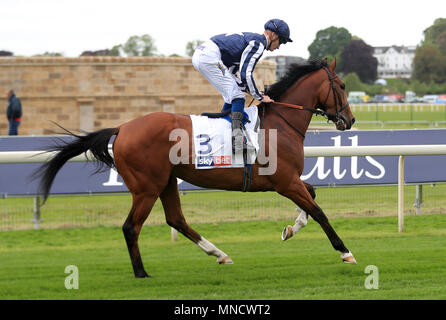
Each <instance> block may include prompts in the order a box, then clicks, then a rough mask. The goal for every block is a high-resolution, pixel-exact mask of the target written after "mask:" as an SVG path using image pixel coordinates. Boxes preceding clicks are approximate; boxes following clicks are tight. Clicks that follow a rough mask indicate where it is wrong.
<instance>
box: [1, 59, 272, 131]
mask: <svg viewBox="0 0 446 320" xmlns="http://www.w3.org/2000/svg"><path fill="white" fill-rule="evenodd" d="M275 67H276V65H275V63H273V62H269V61H262V62H260V63H259V64H258V66H257V67H256V70H255V75H254V76H255V79H256V83H257V85H258V87H259V88H263V86H264V85H265V84H271V83H273V82H274V81H275ZM8 89H14V91H15V92H16V95H17V97H19V98H20V99H21V101H22V108H23V118H22V124H21V125H20V127H19V134H20V135H31V134H34V135H41V134H51V133H53V131H58V132H59V131H60V130H59V129H58V128H57V127H56V126H55V125H54V124H52V123H51V121H54V122H57V123H58V124H60V125H62V126H63V127H66V128H68V129H72V130H77V129H83V130H87V131H92V130H98V129H101V128H106V127H114V126H117V125H119V124H121V123H123V122H126V121H129V120H131V119H134V118H136V117H138V116H141V115H144V114H147V113H150V112H156V111H167V112H176V113H184V114H200V113H201V112H216V111H219V110H220V109H221V106H222V105H223V99H222V98H221V96H220V94H219V93H218V92H217V91H216V90H215V89H214V88H213V87H212V86H211V85H210V84H209V83H208V82H207V81H206V80H205V79H204V78H203V76H201V75H200V74H199V73H198V72H197V71H196V70H195V69H194V68H193V66H192V62H191V59H190V58H157V57H129V58H123V57H79V58H64V57H32V58H21V57H2V58H0V93H1V94H2V95H1V96H0V104H2V105H3V106H1V109H2V112H3V115H2V116H0V135H7V134H8V123H7V120H6V106H7V99H6V91H7V90H8ZM250 101H251V98H249V97H248V98H247V103H249V102H250Z"/></svg>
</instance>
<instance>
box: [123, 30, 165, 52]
mask: <svg viewBox="0 0 446 320" xmlns="http://www.w3.org/2000/svg"><path fill="white" fill-rule="evenodd" d="M122 50H123V51H124V52H125V53H126V54H127V55H128V56H130V57H138V56H154V55H155V53H156V51H157V49H156V46H155V41H154V40H153V39H152V37H151V36H150V35H148V34H144V35H142V36H131V37H130V38H129V39H128V40H127V42H126V43H125V44H124V45H123V46H122Z"/></svg>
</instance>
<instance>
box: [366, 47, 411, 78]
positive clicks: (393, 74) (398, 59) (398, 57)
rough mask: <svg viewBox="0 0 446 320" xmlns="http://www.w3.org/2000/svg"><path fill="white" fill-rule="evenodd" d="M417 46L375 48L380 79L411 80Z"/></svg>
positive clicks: (374, 54)
mask: <svg viewBox="0 0 446 320" xmlns="http://www.w3.org/2000/svg"><path fill="white" fill-rule="evenodd" d="M415 50H416V46H407V47H405V46H391V47H374V53H373V56H374V57H375V58H376V59H377V60H378V70H377V71H378V78H381V79H383V78H410V76H411V74H412V69H413V59H414V57H415Z"/></svg>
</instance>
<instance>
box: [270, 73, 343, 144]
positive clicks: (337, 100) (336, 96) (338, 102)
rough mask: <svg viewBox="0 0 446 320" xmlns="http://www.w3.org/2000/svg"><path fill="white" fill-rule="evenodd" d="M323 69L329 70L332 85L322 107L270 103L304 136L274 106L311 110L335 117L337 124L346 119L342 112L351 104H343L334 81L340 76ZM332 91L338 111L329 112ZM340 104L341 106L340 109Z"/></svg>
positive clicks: (272, 107)
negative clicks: (327, 104)
mask: <svg viewBox="0 0 446 320" xmlns="http://www.w3.org/2000/svg"><path fill="white" fill-rule="evenodd" d="M323 69H324V70H325V71H326V72H327V75H328V79H329V80H330V87H329V88H328V93H327V97H326V98H325V101H324V103H323V104H322V106H321V107H320V108H317V106H316V108H307V107H303V106H297V105H292V104H288V103H282V102H273V103H271V104H270V109H272V110H273V111H274V112H275V113H277V114H278V115H279V117H280V118H282V120H284V121H285V122H286V123H287V124H288V125H289V126H290V127H291V128H293V129H294V131H296V132H297V133H299V134H300V135H301V136H302V137H304V138H305V134H303V133H302V132H301V131H300V130H299V129H297V128H296V127H295V126H294V125H293V124H291V123H290V122H289V121H288V120H287V119H286V118H285V117H284V116H283V115H281V114H280V112H279V111H277V110H276V108H275V107H274V104H277V105H281V106H284V107H289V108H294V109H298V110H305V111H308V112H311V113H313V114H317V115H320V116H323V117H325V118H327V121H330V118H335V119H337V121H336V122H335V124H339V123H340V122H342V119H344V117H343V116H342V115H341V112H342V111H343V110H344V109H345V108H347V107H348V106H349V104H348V102H347V104H345V105H342V98H341V95H340V94H339V93H338V90H337V87H336V85H335V83H334V80H335V79H336V78H337V77H338V76H337V75H335V76H333V75H332V74H331V72H330V70H328V68H327V67H323ZM331 92H333V97H334V102H335V108H336V113H332V112H327V111H326V110H325V109H326V103H327V101H328V98H329V97H330V93H331ZM338 105H339V106H340V109H339V110H338ZM263 112H265V108H263ZM344 121H345V119H344ZM333 122H334V121H333Z"/></svg>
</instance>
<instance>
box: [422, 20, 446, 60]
mask: <svg viewBox="0 0 446 320" xmlns="http://www.w3.org/2000/svg"><path fill="white" fill-rule="evenodd" d="M423 33H424V41H423V45H435V46H436V45H438V44H439V42H441V41H442V39H443V37H444V36H445V35H446V19H445V18H438V19H436V20H435V21H434V24H433V25H431V26H430V27H429V28H427V29H426V30H424V32H423ZM443 53H445V54H446V52H443Z"/></svg>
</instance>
